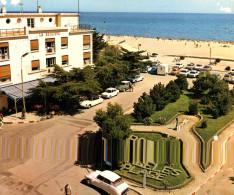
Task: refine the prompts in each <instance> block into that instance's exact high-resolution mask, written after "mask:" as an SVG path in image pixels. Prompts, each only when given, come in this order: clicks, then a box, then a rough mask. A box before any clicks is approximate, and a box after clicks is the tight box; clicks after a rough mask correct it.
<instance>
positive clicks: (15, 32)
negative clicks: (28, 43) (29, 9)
mask: <svg viewBox="0 0 234 195" xmlns="http://www.w3.org/2000/svg"><path fill="white" fill-rule="evenodd" d="M19 35H26V28H12V29H0V37H12V36H19Z"/></svg>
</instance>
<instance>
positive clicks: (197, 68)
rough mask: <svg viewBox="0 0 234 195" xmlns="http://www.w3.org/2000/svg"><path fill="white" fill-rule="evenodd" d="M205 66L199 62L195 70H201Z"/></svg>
mask: <svg viewBox="0 0 234 195" xmlns="http://www.w3.org/2000/svg"><path fill="white" fill-rule="evenodd" d="M202 68H203V65H202V64H197V65H196V66H195V68H194V70H201V69H202Z"/></svg>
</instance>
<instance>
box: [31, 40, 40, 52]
mask: <svg viewBox="0 0 234 195" xmlns="http://www.w3.org/2000/svg"><path fill="white" fill-rule="evenodd" d="M30 44H31V51H36V50H39V45H38V40H31V41H30Z"/></svg>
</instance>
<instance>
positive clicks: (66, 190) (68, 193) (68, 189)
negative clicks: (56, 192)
mask: <svg viewBox="0 0 234 195" xmlns="http://www.w3.org/2000/svg"><path fill="white" fill-rule="evenodd" d="M64 189H65V195H71V186H70V184H69V183H67V185H65V188H64Z"/></svg>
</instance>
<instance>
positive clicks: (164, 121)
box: [156, 117, 166, 125]
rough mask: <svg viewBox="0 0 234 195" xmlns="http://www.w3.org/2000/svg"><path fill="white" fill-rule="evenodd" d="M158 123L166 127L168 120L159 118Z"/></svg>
mask: <svg viewBox="0 0 234 195" xmlns="http://www.w3.org/2000/svg"><path fill="white" fill-rule="evenodd" d="M156 123H158V124H160V125H165V124H166V118H164V117H159V118H158V119H157V121H156Z"/></svg>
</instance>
